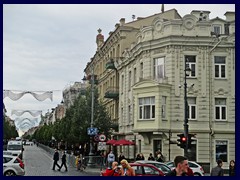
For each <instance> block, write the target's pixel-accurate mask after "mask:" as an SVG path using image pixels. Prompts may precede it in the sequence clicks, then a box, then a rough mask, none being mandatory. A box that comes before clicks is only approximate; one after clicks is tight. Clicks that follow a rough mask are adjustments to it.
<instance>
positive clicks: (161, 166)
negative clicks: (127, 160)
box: [135, 160, 171, 174]
mask: <svg viewBox="0 0 240 180" xmlns="http://www.w3.org/2000/svg"><path fill="white" fill-rule="evenodd" d="M135 163H140V164H151V165H154V166H155V167H157V168H158V169H160V170H161V171H162V172H163V173H164V174H167V173H169V172H171V168H170V167H168V166H167V165H166V164H164V163H161V162H158V161H148V160H140V161H136V162H135Z"/></svg>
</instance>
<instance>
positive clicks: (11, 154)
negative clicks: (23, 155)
mask: <svg viewBox="0 0 240 180" xmlns="http://www.w3.org/2000/svg"><path fill="white" fill-rule="evenodd" d="M3 155H9V156H17V155H14V154H13V153H12V152H10V151H3Z"/></svg>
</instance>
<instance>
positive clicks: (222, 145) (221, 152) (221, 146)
mask: <svg viewBox="0 0 240 180" xmlns="http://www.w3.org/2000/svg"><path fill="white" fill-rule="evenodd" d="M227 145H228V142H227V141H218V140H217V141H216V161H217V160H218V159H221V160H223V162H228V159H227V157H228V154H227V149H228V148H227Z"/></svg>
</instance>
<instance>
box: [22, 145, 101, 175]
mask: <svg viewBox="0 0 240 180" xmlns="http://www.w3.org/2000/svg"><path fill="white" fill-rule="evenodd" d="M23 156H24V157H23V161H24V164H25V176H99V172H98V170H96V169H88V170H85V171H84V172H81V171H78V170H76V168H75V167H71V166H69V164H67V165H68V171H67V172H65V168H64V167H63V168H62V169H61V171H57V170H55V171H53V170H52V166H53V160H52V156H51V155H50V154H49V153H47V152H46V151H45V150H43V149H41V148H40V147H37V146H36V145H33V146H24V152H23ZM60 163H61V160H60V161H59V163H58V164H60ZM56 169H57V168H56Z"/></svg>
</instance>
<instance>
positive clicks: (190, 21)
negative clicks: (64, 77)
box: [85, 9, 235, 169]
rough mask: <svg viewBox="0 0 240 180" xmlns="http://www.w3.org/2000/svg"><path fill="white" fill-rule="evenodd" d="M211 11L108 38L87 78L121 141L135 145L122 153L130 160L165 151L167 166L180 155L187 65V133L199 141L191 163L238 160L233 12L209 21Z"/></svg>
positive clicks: (141, 23)
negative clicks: (91, 76) (93, 78)
mask: <svg viewBox="0 0 240 180" xmlns="http://www.w3.org/2000/svg"><path fill="white" fill-rule="evenodd" d="M210 13H211V12H209V11H198V10H193V11H192V12H191V13H190V14H187V15H185V16H183V17H181V16H180V15H179V14H178V13H177V11H176V10H175V9H172V10H169V11H166V12H162V13H159V14H155V15H153V16H149V17H146V18H137V20H135V21H132V22H129V23H125V20H124V19H121V20H120V23H118V24H116V25H115V30H114V31H113V32H110V33H109V37H108V38H107V40H106V41H104V37H103V35H102V34H101V31H100V30H99V34H98V35H97V40H96V41H97V51H96V53H95V55H94V57H93V58H92V59H91V61H90V62H89V63H88V65H87V66H86V69H85V72H86V74H90V73H91V67H94V74H95V75H97V79H98V85H97V86H98V91H99V93H100V98H101V99H102V100H103V101H104V104H105V105H106V107H107V109H108V111H109V113H110V115H111V118H112V120H113V121H114V122H115V123H116V125H118V131H116V132H113V134H114V135H115V136H116V137H117V138H118V139H122V138H125V139H128V140H134V141H136V147H135V148H134V146H128V147H125V146H123V147H120V148H119V149H118V150H119V151H123V153H124V154H125V156H126V157H129V158H134V156H135V155H136V154H135V153H138V152H141V153H143V154H144V156H145V158H147V157H148V155H149V153H155V152H156V151H157V150H161V151H162V153H163V155H164V156H165V161H168V160H173V158H174V157H175V156H176V155H180V154H182V155H183V153H184V152H183V149H181V148H180V147H179V146H177V145H176V144H175V143H176V140H177V138H178V137H177V134H179V133H183V123H184V111H185V109H184V78H185V71H184V70H185V63H186V64H187V66H188V67H190V69H191V72H190V74H189V75H188V76H187V77H186V82H187V102H188V113H187V117H188V125H189V133H190V134H195V139H194V141H193V142H192V146H191V149H190V153H189V160H192V161H196V162H198V163H200V164H202V165H204V166H205V167H208V168H209V169H210V168H211V167H213V166H215V165H216V160H217V159H218V158H221V159H223V161H224V167H223V168H224V169H228V166H229V164H228V163H229V161H230V160H231V159H235V12H226V13H225V17H226V18H225V19H221V18H218V17H216V18H214V19H209V14H210Z"/></svg>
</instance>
